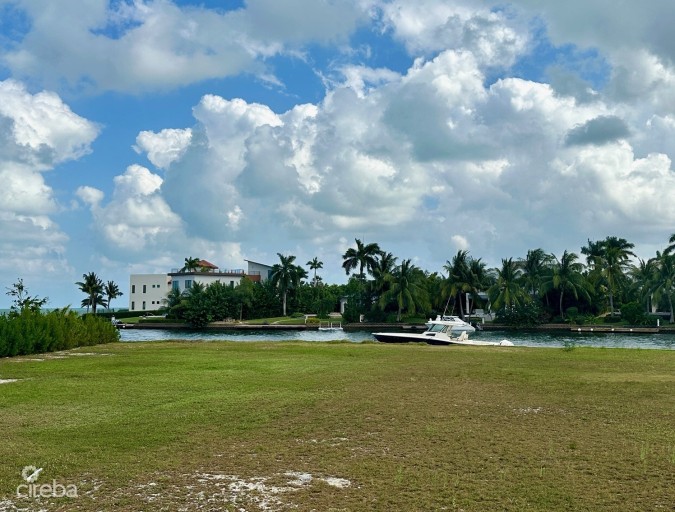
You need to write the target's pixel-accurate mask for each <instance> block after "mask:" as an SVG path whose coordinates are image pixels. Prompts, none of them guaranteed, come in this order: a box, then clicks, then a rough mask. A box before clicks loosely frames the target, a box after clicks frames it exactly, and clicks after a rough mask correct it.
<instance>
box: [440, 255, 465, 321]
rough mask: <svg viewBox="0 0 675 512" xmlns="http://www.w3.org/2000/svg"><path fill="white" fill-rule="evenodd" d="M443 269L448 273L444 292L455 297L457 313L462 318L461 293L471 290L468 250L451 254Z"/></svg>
mask: <svg viewBox="0 0 675 512" xmlns="http://www.w3.org/2000/svg"><path fill="white" fill-rule="evenodd" d="M443 270H445V271H446V272H447V273H448V277H447V279H446V281H445V286H444V292H445V294H446V295H447V296H448V301H449V300H450V299H451V298H454V299H455V304H459V315H460V316H461V317H462V318H464V301H463V300H462V294H463V293H468V292H470V291H471V281H472V278H471V271H470V257H469V251H466V250H459V251H457V254H455V256H453V258H452V261H446V262H445V265H444V266H443Z"/></svg>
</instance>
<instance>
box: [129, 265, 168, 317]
mask: <svg viewBox="0 0 675 512" xmlns="http://www.w3.org/2000/svg"><path fill="white" fill-rule="evenodd" d="M170 289H171V278H170V277H169V276H167V275H166V274H132V275H131V280H130V283H129V311H155V310H157V309H159V308H161V307H162V305H163V304H164V303H165V300H166V294H167V293H168V292H169V290H170Z"/></svg>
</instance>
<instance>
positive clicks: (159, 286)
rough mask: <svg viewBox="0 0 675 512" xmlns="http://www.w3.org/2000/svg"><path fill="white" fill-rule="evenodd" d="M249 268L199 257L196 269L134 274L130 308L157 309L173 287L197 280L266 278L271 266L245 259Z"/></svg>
mask: <svg viewBox="0 0 675 512" xmlns="http://www.w3.org/2000/svg"><path fill="white" fill-rule="evenodd" d="M245 261H246V262H247V263H248V269H247V270H246V271H245V270H244V269H241V268H237V269H228V270H223V269H220V268H218V267H217V266H216V265H214V264H213V263H211V262H209V261H206V260H200V261H199V263H198V269H197V270H190V271H187V270H183V269H177V268H175V269H172V270H171V272H169V273H168V274H131V277H130V280H129V291H130V292H129V311H157V310H158V309H160V308H161V307H162V306H163V305H164V304H165V303H166V295H167V293H169V291H171V290H178V291H180V292H181V293H183V292H184V291H185V290H188V289H190V288H191V287H192V286H193V285H194V284H195V283H200V284H203V285H205V286H208V285H209V284H211V283H215V282H216V281H220V282H221V283H222V284H224V285H229V286H232V287H235V286H238V285H239V283H240V282H241V280H242V278H243V277H244V276H246V277H248V278H249V279H250V280H251V281H253V282H263V281H267V279H268V278H269V274H270V272H271V270H272V267H271V266H269V265H265V264H263V263H257V262H254V261H249V260H245Z"/></svg>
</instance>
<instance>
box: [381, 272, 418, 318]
mask: <svg viewBox="0 0 675 512" xmlns="http://www.w3.org/2000/svg"><path fill="white" fill-rule="evenodd" d="M410 261H411V260H409V259H408V260H403V261H402V262H401V265H399V266H398V267H396V268H395V269H394V271H393V272H392V273H391V274H387V277H386V280H387V281H389V282H390V283H391V287H390V288H389V290H387V291H386V292H385V293H383V294H382V296H381V297H380V306H382V307H384V306H386V304H387V303H388V302H390V301H392V300H393V301H395V302H396V305H397V307H398V312H397V315H396V321H398V322H400V321H401V313H402V312H403V311H404V310H406V311H408V312H409V313H411V314H415V312H416V311H417V310H418V309H429V307H430V306H429V296H428V294H427V290H426V287H425V283H424V277H425V276H424V273H423V272H422V271H421V270H420V269H418V268H417V267H416V266H415V265H412V264H411V263H410Z"/></svg>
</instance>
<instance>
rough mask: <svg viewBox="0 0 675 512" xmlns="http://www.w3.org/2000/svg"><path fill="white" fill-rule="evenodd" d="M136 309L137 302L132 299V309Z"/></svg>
mask: <svg viewBox="0 0 675 512" xmlns="http://www.w3.org/2000/svg"><path fill="white" fill-rule="evenodd" d="M135 309H136V303H135V302H134V301H131V311H134V310H135Z"/></svg>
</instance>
